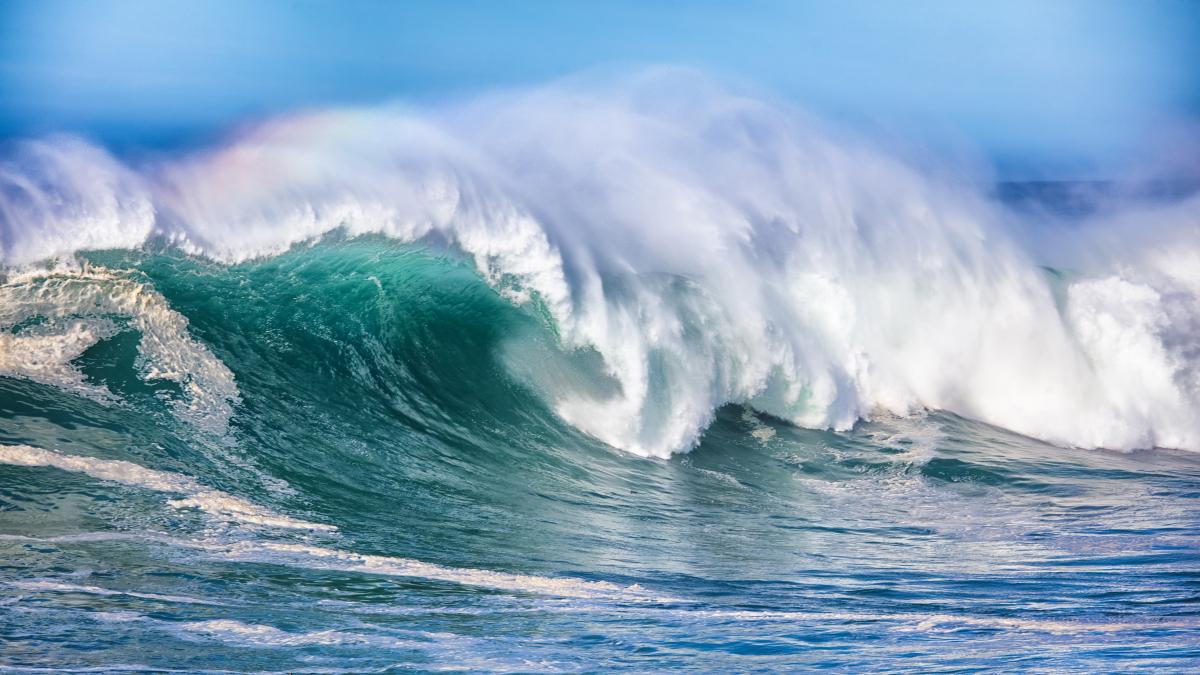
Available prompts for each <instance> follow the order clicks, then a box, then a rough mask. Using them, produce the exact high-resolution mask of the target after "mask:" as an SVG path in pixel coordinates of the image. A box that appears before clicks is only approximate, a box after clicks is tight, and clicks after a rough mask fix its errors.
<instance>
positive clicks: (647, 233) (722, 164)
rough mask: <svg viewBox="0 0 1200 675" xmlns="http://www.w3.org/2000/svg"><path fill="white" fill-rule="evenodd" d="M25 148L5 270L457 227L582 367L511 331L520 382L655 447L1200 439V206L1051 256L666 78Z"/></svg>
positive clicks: (510, 354)
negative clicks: (965, 426)
mask: <svg viewBox="0 0 1200 675" xmlns="http://www.w3.org/2000/svg"><path fill="white" fill-rule="evenodd" d="M25 155H26V156H27V157H32V158H33V159H25V160H23V159H21V157H18V158H16V159H14V160H10V162H9V163H8V164H7V165H6V169H5V173H4V174H3V180H4V181H5V186H4V187H5V189H4V190H2V191H0V194H3V195H4V196H3V198H2V199H4V200H5V205H4V207H3V209H2V210H0V212H2V213H3V214H4V217H5V223H4V233H5V236H4V238H3V241H4V247H5V248H4V250H3V259H4V261H5V262H6V263H8V264H9V265H17V264H23V263H29V262H32V261H34V260H36V259H38V258H41V257H45V256H48V255H62V254H67V253H69V252H71V251H74V250H76V249H80V248H94V247H97V246H112V245H119V246H127V245H129V246H131V245H136V244H137V243H138V242H140V241H141V240H142V239H144V238H145V237H146V236H149V235H150V234H151V233H154V232H157V233H159V234H160V235H161V236H162V237H165V238H167V239H169V240H171V241H174V242H175V243H177V244H179V245H180V246H183V247H184V248H186V249H187V250H190V251H193V252H195V253H197V254H201V255H206V256H210V257H213V258H217V259H221V260H243V259H246V258H250V257H254V256H261V255H270V254H274V253H278V252H280V251H283V250H285V249H286V248H287V247H288V246H290V245H292V244H295V243H297V242H301V241H305V240H308V239H311V238H313V237H317V236H319V235H321V234H322V233H325V232H328V231H330V230H333V229H337V228H342V229H344V230H346V231H347V232H349V233H350V234H360V233H367V232H377V233H383V234H386V235H388V236H391V237H394V238H397V239H400V240H403V241H415V240H421V239H425V238H429V237H436V238H439V239H441V240H446V241H449V242H451V243H452V244H454V245H455V246H457V247H458V248H459V249H461V250H462V251H464V252H465V253H466V254H467V255H469V256H471V257H472V258H473V259H474V261H475V262H476V264H477V266H478V268H479V270H480V272H481V273H482V274H483V275H484V276H485V277H486V278H487V279H488V280H489V281H490V282H492V283H493V284H495V285H496V286H497V288H499V289H501V290H502V291H503V292H504V293H505V294H506V295H508V296H510V297H512V298H513V300H514V301H515V302H538V303H541V304H542V305H544V306H545V308H546V309H547V310H548V312H549V313H550V315H551V316H552V317H553V318H554V320H555V321H556V323H557V328H558V334H559V336H560V338H561V342H562V345H563V346H564V347H565V348H566V349H565V350H564V354H563V355H562V361H561V363H554V362H545V360H544V356H543V357H539V358H542V359H543V360H542V361H540V362H538V363H533V364H531V363H529V362H528V359H529V358H532V357H530V356H528V355H529V354H540V353H541V352H539V351H538V350H535V349H530V348H528V346H526V345H521V344H514V345H508V346H507V347H506V354H505V357H506V360H507V361H508V362H509V363H510V365H511V366H512V368H513V372H514V374H515V375H516V376H518V377H519V378H520V379H522V380H524V381H525V382H527V383H528V384H529V385H531V386H532V387H534V388H535V389H536V390H537V391H539V392H540V393H541V394H542V395H543V396H544V397H545V398H546V400H547V402H548V403H549V404H550V405H551V406H552V407H553V409H554V410H555V411H556V412H557V413H558V415H559V416H561V417H562V418H563V419H564V420H566V421H567V422H569V423H571V424H573V425H575V426H576V427H578V428H579V429H581V430H583V431H585V432H587V433H589V434H591V435H593V436H595V437H597V438H599V439H602V440H604V441H606V442H608V443H610V444H612V445H614V446H617V447H620V448H623V449H625V450H628V451H630V452H635V453H638V454H643V455H654V456H665V455H667V454H669V453H671V452H673V451H679V450H687V449H688V448H690V447H692V445H693V444H694V443H695V442H696V441H697V439H698V438H699V435H700V434H701V432H702V431H703V429H704V428H705V426H706V425H707V424H708V423H709V421H710V420H711V419H712V415H713V411H714V410H715V409H716V408H717V407H719V406H721V405H723V404H726V403H730V402H734V403H745V404H749V405H751V406H753V407H755V408H757V409H759V410H762V411H765V412H768V413H771V414H773V415H776V416H778V417H781V418H783V419H787V420H790V421H792V422H794V423H796V424H799V425H803V426H808V427H832V428H839V429H842V428H846V427H849V426H850V425H852V424H853V423H854V422H855V421H856V420H858V419H861V418H863V417H865V416H869V415H870V414H872V413H873V412H874V411H877V410H885V411H888V412H892V413H898V414H905V413H908V412H911V411H913V410H916V409H921V408H935V409H945V410H950V411H953V412H956V413H959V414H962V415H965V416H968V417H972V418H976V419H980V420H983V421H986V422H989V423H992V424H997V425H1000V426H1004V427H1007V428H1009V429H1012V430H1015V431H1018V432H1021V433H1025V434H1028V435H1032V436H1036V437H1039V438H1043V439H1046V440H1049V441H1052V442H1055V443H1060V444H1068V445H1081V446H1104V447H1109V448H1134V447H1147V446H1170V447H1176V448H1186V449H1190V450H1200V367H1198V365H1197V364H1198V362H1200V358H1198V356H1197V354H1198V353H1200V349H1198V347H1197V337H1196V336H1197V334H1198V332H1197V330H1196V325H1197V316H1198V315H1200V286H1198V285H1197V283H1196V274H1195V272H1194V270H1196V269H1200V245H1198V242H1200V234H1198V233H1197V223H1198V222H1200V218H1198V214H1200V203H1197V202H1196V201H1192V202H1190V203H1184V204H1179V205H1176V207H1174V208H1173V209H1172V210H1168V211H1165V212H1154V213H1143V212H1135V211H1129V212H1127V213H1125V214H1124V215H1121V216H1119V217H1113V218H1112V219H1111V222H1110V219H1109V218H1107V217H1106V218H1105V219H1104V220H1103V221H1099V220H1098V221H1097V222H1095V223H1092V224H1091V225H1090V226H1088V225H1085V226H1083V229H1082V232H1083V234H1081V235H1078V236H1074V237H1072V238H1070V241H1069V242H1068V244H1069V249H1070V250H1046V249H1043V248H1041V247H1036V248H1035V247H1028V246H1026V245H1025V244H1024V243H1023V241H1022V237H1020V236H1018V235H1016V234H1015V232H1016V231H1017V230H1016V229H1014V228H1013V222H1014V218H1015V216H1014V215H1012V214H1009V213H1005V212H1004V211H1003V210H1002V209H1001V208H1000V207H999V206H997V205H995V204H994V203H991V202H989V201H988V200H987V199H985V198H984V197H983V196H981V194H979V192H978V191H977V190H976V189H975V188H973V187H971V186H969V185H963V184H952V183H949V182H947V181H944V180H942V179H939V178H937V177H935V176H933V175H931V174H930V173H929V172H925V171H919V170H917V169H914V168H913V167H911V166H908V165H906V164H904V163H903V162H900V161H898V160H896V159H894V158H891V157H889V156H887V155H886V154H884V153H881V152H878V151H876V150H874V149H872V148H870V147H868V146H867V145H865V144H863V143H860V142H857V141H854V140H847V139H845V138H841V137H839V136H838V135H837V134H834V133H830V132H828V131H825V130H822V129H820V128H819V127H817V126H816V125H814V124H812V123H810V122H808V121H806V120H805V119H803V118H802V117H801V116H800V115H798V114H797V113H795V112H794V111H791V110H787V109H782V108H779V107H775V106H771V105H768V104H765V103H762V102H759V101H755V100H751V99H747V98H744V97H739V96H735V95H731V94H729V93H727V92H725V91H722V90H720V89H718V88H715V87H713V86H712V85H711V84H709V83H706V82H703V81H697V80H696V79H694V78H689V77H678V76H672V75H667V76H664V75H661V74H652V75H646V76H642V77H638V78H633V79H630V80H626V81H624V82H622V83H620V84H617V85H611V84H609V85H603V86H585V85H580V84H578V83H576V84H570V83H568V84H559V85H555V86H552V87H549V88H544V89H540V90H535V91H526V92H518V93H514V94H509V95H503V96H495V97H491V98H487V99H483V100H479V101H476V102H474V103H471V104H466V105H460V106H456V107H453V108H451V109H442V110H439V111H436V112H432V113H429V114H427V115H424V116H417V115H414V114H412V113H408V112H402V111H398V110H393V109H388V108H379V109H365V110H361V109H360V110H354V109H346V110H332V111H325V112H318V113H313V114H308V115H303V116H299V117H291V118H285V119H279V120H274V121H271V122H268V123H265V124H263V125H261V126H259V127H258V128H256V129H254V130H252V131H250V132H248V133H245V134H244V135H242V136H240V137H238V138H235V139H232V140H230V141H229V142H228V143H227V144H226V145H224V146H222V147H219V148H215V149H213V150H211V151H207V152H201V153H196V154H192V155H189V156H185V157H181V158H178V159H175V160H172V161H167V162H163V163H159V164H156V165H151V166H144V167H140V168H139V169H137V170H136V171H135V170H133V169H128V168H125V167H121V166H119V165H118V164H117V163H116V162H114V161H113V160H112V159H111V158H110V157H109V156H107V155H106V154H104V153H103V152H101V151H99V150H97V149H95V148H93V147H90V146H86V145H81V144H79V143H77V142H72V143H63V142H61V141H41V142H36V143H32V144H30V145H29V146H28V148H27V149H26V151H25ZM31 173H32V175H34V176H36V180H34V179H33V178H30V177H29V176H30V175H31ZM96 176H99V177H100V179H96ZM106 190H107V191H106ZM46 195H54V197H55V199H50V198H48V197H47V196H46ZM147 204H149V206H146V205H147ZM150 211H152V212H153V213H154V214H155V216H154V218H153V222H152V223H151V224H148V223H147V222H146V221H145V214H146V213H148V212H150ZM1128 221H1132V222H1135V223H1137V225H1138V227H1129V226H1128V225H1127V224H1122V223H1127V222H1128ZM1024 230H1025V228H1021V231H1024ZM1047 264H1049V265H1054V266H1055V267H1056V268H1057V269H1058V270H1059V271H1058V272H1056V273H1055V272H1048V271H1046V270H1045V269H1044V268H1043V266H1044V265H1047ZM93 330H99V328H94V329H93ZM64 334H65V335H67V337H66V338H64V341H65V342H64V344H62V345H61V346H60V347H59V348H60V349H61V350H62V351H63V353H67V352H69V351H70V350H71V349H74V348H75V343H73V342H71V340H72V339H77V338H71V337H70V335H69V333H64ZM78 339H82V338H78ZM516 341H517V342H519V340H516ZM572 350H585V351H586V350H594V351H595V352H596V353H598V354H599V356H600V357H601V358H600V359H599V362H601V363H602V366H601V368H600V371H599V372H592V371H587V370H586V369H584V370H583V371H581V370H580V368H582V366H580V365H578V364H579V363H581V362H583V361H586V360H578V359H571V358H569V356H570V352H571V351H572ZM597 380H604V381H607V382H608V386H583V387H581V386H579V385H578V383H579V382H595V381H597Z"/></svg>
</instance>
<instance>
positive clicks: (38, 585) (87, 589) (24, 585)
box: [7, 579, 221, 605]
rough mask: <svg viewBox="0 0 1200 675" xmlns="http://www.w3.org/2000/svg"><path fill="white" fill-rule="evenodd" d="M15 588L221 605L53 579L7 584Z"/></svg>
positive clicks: (188, 598)
mask: <svg viewBox="0 0 1200 675" xmlns="http://www.w3.org/2000/svg"><path fill="white" fill-rule="evenodd" d="M7 585H8V586H11V587H13V588H18V589H21V590H23V591H41V592H51V593H81V594H84V595H99V596H125V597H130V598H138V599H141V600H157V601H159V602H170V603H179V604H187V605H219V604H221V603H218V602H213V601H212V600H205V599H203V598H193V597H189V596H185V595H169V594H161V593H144V592H141V591H120V590H114V589H111V588H101V587H99V586H84V585H80V584H71V583H64V582H61V581H53V580H51V579H33V580H30V581H12V582H9V583H8V584H7Z"/></svg>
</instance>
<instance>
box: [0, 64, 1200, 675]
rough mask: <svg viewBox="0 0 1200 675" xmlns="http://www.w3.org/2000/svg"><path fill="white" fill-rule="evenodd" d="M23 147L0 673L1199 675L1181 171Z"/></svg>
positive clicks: (581, 126) (695, 113)
mask: <svg viewBox="0 0 1200 675" xmlns="http://www.w3.org/2000/svg"><path fill="white" fill-rule="evenodd" d="M667 89H670V87H667ZM681 92H682V93H681ZM497 129H503V130H504V131H505V133H503V134H500V133H497ZM5 153H6V154H4V155H3V158H2V160H0V258H2V262H3V273H2V274H0V669H2V670H4V671H12V672H67V671H97V672H143V671H145V672H163V671H173V672H289V673H291V672H356V673H357V672H409V671H439V670H467V671H503V672H579V671H587V672H594V671H604V670H639V671H676V670H699V671H711V672H730V671H738V672H745V671H768V670H771V671H773V670H782V671H796V670H807V669H816V668H835V669H840V670H846V671H856V672H862V671H870V672H899V671H919V672H963V671H972V672H974V671H979V670H1004V671H1012V670H1028V671H1033V672H1111V671H1137V670H1148V671H1162V672H1185V671H1193V670H1197V669H1200V452H1197V451H1200V403H1198V402H1200V329H1198V327H1200V301H1198V298H1200V275H1198V273H1197V270H1200V233H1198V230H1197V228H1198V227H1200V225H1198V224H1200V219H1198V218H1197V214H1200V201H1197V198H1196V197H1195V196H1194V195H1193V194H1192V193H1189V192H1187V191H1186V190H1184V191H1181V192H1179V193H1178V194H1176V193H1172V194H1170V195H1168V196H1163V195H1158V196H1146V195H1145V194H1140V195H1134V194H1126V193H1122V192H1121V191H1120V190H1117V189H1116V188H1113V187H1111V186H1106V185H1101V184H1073V185H1067V184H1056V185H1052V186H1050V187H1047V186H1046V185H1044V184H1038V185H1032V184H1031V185H1024V186H1022V185H1012V184H1009V185H1004V186H1001V187H1000V188H980V187H978V185H981V184H986V183H980V182H970V181H967V182H962V181H960V180H958V179H957V178H955V177H953V176H954V175H956V174H955V172H953V171H951V172H947V171H939V170H937V169H936V168H933V167H928V166H922V165H918V164H914V163H912V162H910V161H905V160H902V159H897V158H895V157H893V156H892V155H889V154H887V153H885V152H882V151H879V150H877V149H872V148H871V147H869V146H868V145H866V144H863V143H860V142H858V141H853V140H849V139H846V138H844V137H842V136H841V135H839V134H836V133H833V132H830V131H828V130H825V129H823V128H822V127H821V126H820V125H819V124H817V123H815V122H812V121H809V120H806V119H804V118H803V117H801V116H798V115H796V114H793V111H788V110H782V109H780V108H779V107H778V106H776V105H774V104H769V103H763V102H759V101H754V100H749V99H745V98H742V97H736V96H732V95H729V94H727V93H723V92H720V91H703V92H701V93H697V90H696V88H695V87H694V86H692V85H691V84H689V86H688V87H682V88H680V90H679V91H675V92H673V93H671V92H667V91H664V87H663V86H662V83H660V82H651V83H644V82H641V83H634V84H632V85H627V86H622V87H621V88H618V89H617V90H616V91H605V92H601V93H595V92H591V91H571V90H567V91H561V90H558V89H549V90H538V91H534V92H528V93H524V94H520V95H510V96H504V97H500V98H498V99H497V100H487V101H482V102H478V101H477V102H474V103H471V104H469V105H466V104H464V105H462V106H459V107H455V108H453V109H450V110H442V111H437V112H436V113H427V114H422V115H417V114H416V113H413V112H412V111H400V110H393V109H368V110H339V111H323V112H313V113H306V114H304V115H300V116H297V117H294V118H287V119H280V120H275V121H270V122H266V123H264V124H262V125H260V126H258V127H255V128H253V129H247V130H242V131H240V132H239V133H238V134H237V135H235V136H233V137H231V138H229V139H227V140H226V141H224V142H222V143H221V144H218V145H216V146H214V147H213V148H210V149H207V150H202V151H189V152H188V153H187V154H185V155H182V156H171V157H161V156H159V157H148V158H133V159H131V158H127V157H123V158H117V157H115V156H113V155H111V154H109V153H108V152H106V151H105V150H104V149H103V148H100V147H98V146H96V145H94V144H92V143H89V142H87V141H84V140H81V139H74V138H52V139H38V140H30V141H27V142H21V143H18V144H15V145H13V146H12V147H8V148H6V149H5ZM1189 195H1191V196H1189Z"/></svg>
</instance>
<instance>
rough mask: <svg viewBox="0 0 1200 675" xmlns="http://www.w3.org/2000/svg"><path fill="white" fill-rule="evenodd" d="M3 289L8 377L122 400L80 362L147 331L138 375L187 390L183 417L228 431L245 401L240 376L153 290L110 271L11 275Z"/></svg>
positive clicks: (1, 356) (0, 332) (0, 324)
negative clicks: (97, 347) (126, 330)
mask: <svg viewBox="0 0 1200 675" xmlns="http://www.w3.org/2000/svg"><path fill="white" fill-rule="evenodd" d="M9 277H10V278H9V279H7V280H6V281H5V282H4V283H0V375H3V376H8V377H20V378H25V379H29V380H33V381H35V382H40V383H42V384H48V385H51V386H55V387H59V388H61V389H64V390H66V391H70V392H73V393H77V394H82V395H85V396H89V397H91V398H95V399H97V400H101V401H110V400H113V399H114V398H115V397H114V395H113V394H112V393H111V392H110V391H108V390H107V389H106V388H105V387H103V386H101V385H98V384H92V383H88V382H86V381H85V379H84V376H83V373H82V372H80V371H79V369H78V368H76V367H75V366H74V365H73V364H72V361H74V360H75V359H76V358H78V357H79V355H80V354H82V353H83V352H84V351H85V350H87V349H88V348H89V347H91V346H92V345H94V344H96V343H97V342H98V341H100V340H103V339H105V338H108V337H111V336H112V335H114V334H115V333H116V332H117V331H118V327H117V325H116V323H115V321H117V320H121V321H123V322H125V323H126V324H127V325H128V327H130V328H133V329H135V330H137V331H138V332H140V333H141V341H140V342H139V343H138V357H139V358H138V374H139V375H140V377H141V378H142V379H144V380H147V381H152V380H167V381H171V382H174V383H176V384H178V385H179V386H180V387H181V389H182V392H183V397H182V399H180V400H176V401H174V407H175V411H176V413H177V414H178V415H179V416H180V417H182V418H183V419H186V420H188V421H189V422H191V423H193V424H195V425H196V426H197V427H200V428H202V429H204V430H206V431H210V432H212V433H217V434H220V433H224V431H225V430H226V428H227V427H228V425H229V419H230V417H231V416H232V415H233V405H234V403H235V402H236V401H237V400H238V390H237V385H236V384H235V382H234V379H233V373H232V372H230V370H229V369H228V368H227V367H226V366H225V364H223V363H221V361H220V359H218V358H217V357H215V356H213V354H212V352H210V351H209V350H208V348H207V347H205V346H204V345H203V344H202V343H200V342H199V341H197V340H195V339H194V338H192V337H191V335H190V334H189V333H188V329H187V326H188V321H187V319H186V318H185V317H184V316H183V315H181V314H179V313H178V312H176V311H174V310H172V309H171V307H170V306H169V305H168V304H167V301H166V299H165V298H163V297H162V295H160V294H159V293H157V292H156V291H154V289H152V288H151V287H150V286H148V285H146V284H144V283H141V282H139V281H136V280H134V279H131V278H129V277H127V276H124V275H122V274H120V273H118V272H114V271H112V270H107V269H102V268H86V267H85V268H75V269H72V268H70V267H64V266H60V267H59V268H57V269H54V270H49V271H47V270H31V271H26V272H24V273H16V274H10V275H9Z"/></svg>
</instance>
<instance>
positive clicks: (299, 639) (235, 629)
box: [178, 619, 428, 649]
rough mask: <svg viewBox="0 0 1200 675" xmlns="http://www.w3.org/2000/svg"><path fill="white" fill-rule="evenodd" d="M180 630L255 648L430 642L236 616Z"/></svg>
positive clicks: (402, 646)
mask: <svg viewBox="0 0 1200 675" xmlns="http://www.w3.org/2000/svg"><path fill="white" fill-rule="evenodd" d="M178 631H179V632H181V633H184V634H188V635H191V636H199V637H205V638H211V639H216V640H220V641H223V642H233V643H237V644H243V645H253V646H256V647H304V646H308V645H324V646H354V647H373V648H377V649H421V648H424V647H427V646H428V642H424V641H419V640H407V639H403V638H396V637H392V636H387V635H371V634H366V633H352V632H347V631H340V630H318V631H308V632H294V633H293V632H287V631H284V630H280V629H279V628H276V627H274V626H268V625H264V624H253V623H243V622H241V621H235V620H233V619H212V620H209V621H190V622H185V623H182V624H179V625H178Z"/></svg>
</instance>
